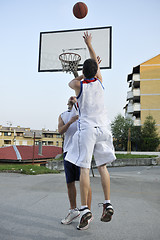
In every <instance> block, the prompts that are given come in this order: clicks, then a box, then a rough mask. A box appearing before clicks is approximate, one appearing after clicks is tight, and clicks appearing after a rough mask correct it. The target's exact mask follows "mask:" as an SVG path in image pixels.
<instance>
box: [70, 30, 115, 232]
mask: <svg viewBox="0 0 160 240" xmlns="http://www.w3.org/2000/svg"><path fill="white" fill-rule="evenodd" d="M83 38H84V41H85V43H86V45H87V47H88V50H89V53H90V57H91V58H90V59H87V60H86V61H85V62H84V64H83V75H81V76H79V77H77V78H75V79H73V80H72V81H71V82H70V83H69V87H70V88H72V89H74V90H75V93H76V96H77V101H78V105H79V121H78V124H79V126H78V131H77V132H76V133H75V134H74V136H73V143H74V144H72V146H71V149H70V150H69V152H68V154H67V155H66V160H68V161H70V162H72V163H73V164H76V165H77V166H79V167H80V168H81V174H80V193H81V209H80V213H81V216H80V221H79V224H78V226H77V229H79V230H83V229H87V228H88V226H89V223H90V219H91V218H92V213H91V211H90V209H89V208H88V205H87V196H88V191H89V188H90V177H89V169H90V166H91V160H92V155H94V158H95V162H96V165H97V167H98V170H99V173H100V176H101V184H102V189H103V192H104V198H105V200H104V203H103V213H102V216H101V221H103V222H109V221H110V220H111V218H112V215H113V213H114V210H113V206H112V205H111V203H110V175H109V173H108V170H107V168H106V164H107V163H109V162H112V161H114V160H115V159H116V157H115V153H114V147H113V141H112V134H111V131H110V128H109V123H108V122H109V121H108V120H107V114H106V109H105V106H104V88H103V85H102V75H101V72H100V68H99V65H98V60H97V57H96V54H95V51H94V49H93V47H92V44H91V40H92V36H91V34H88V32H86V33H84V36H83Z"/></svg>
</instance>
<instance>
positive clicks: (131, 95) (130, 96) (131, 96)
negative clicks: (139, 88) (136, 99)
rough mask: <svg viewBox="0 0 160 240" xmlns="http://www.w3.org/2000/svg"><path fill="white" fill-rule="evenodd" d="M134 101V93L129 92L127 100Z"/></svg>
mask: <svg viewBox="0 0 160 240" xmlns="http://www.w3.org/2000/svg"><path fill="white" fill-rule="evenodd" d="M130 99H133V91H128V92H127V100H130Z"/></svg>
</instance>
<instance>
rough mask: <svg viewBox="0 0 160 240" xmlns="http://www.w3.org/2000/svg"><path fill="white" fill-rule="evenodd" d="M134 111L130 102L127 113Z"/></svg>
mask: <svg viewBox="0 0 160 240" xmlns="http://www.w3.org/2000/svg"><path fill="white" fill-rule="evenodd" d="M131 113H133V104H131V103H129V104H128V107H127V114H131Z"/></svg>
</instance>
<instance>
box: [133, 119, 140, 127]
mask: <svg viewBox="0 0 160 240" xmlns="http://www.w3.org/2000/svg"><path fill="white" fill-rule="evenodd" d="M134 126H137V127H138V126H141V119H140V118H137V119H135V120H134Z"/></svg>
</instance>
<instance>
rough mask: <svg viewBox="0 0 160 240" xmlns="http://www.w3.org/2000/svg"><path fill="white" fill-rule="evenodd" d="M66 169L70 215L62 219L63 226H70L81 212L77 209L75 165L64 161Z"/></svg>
mask: <svg viewBox="0 0 160 240" xmlns="http://www.w3.org/2000/svg"><path fill="white" fill-rule="evenodd" d="M64 169H65V175H66V183H67V189H68V199H69V203H70V209H69V213H68V215H67V216H66V217H65V218H64V219H62V221H61V223H62V224H70V223H72V221H73V220H74V219H75V218H77V217H79V215H80V212H79V210H78V209H77V204H76V195H77V192H76V186H75V180H76V179H75V165H74V164H72V163H70V162H68V161H65V160H64Z"/></svg>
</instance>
